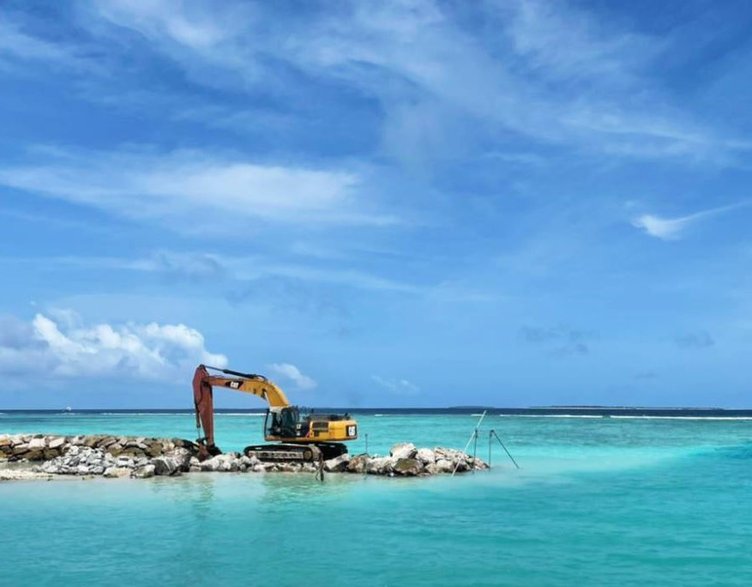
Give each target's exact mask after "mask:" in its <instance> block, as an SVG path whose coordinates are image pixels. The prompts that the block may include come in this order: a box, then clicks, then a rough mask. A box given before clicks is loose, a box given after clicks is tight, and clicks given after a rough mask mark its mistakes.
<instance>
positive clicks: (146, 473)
mask: <svg viewBox="0 0 752 587" xmlns="http://www.w3.org/2000/svg"><path fill="white" fill-rule="evenodd" d="M131 477H135V478H136V479H148V478H149V477H154V465H152V464H148V465H144V466H143V467H139V468H138V469H134V470H133V471H132V472H131Z"/></svg>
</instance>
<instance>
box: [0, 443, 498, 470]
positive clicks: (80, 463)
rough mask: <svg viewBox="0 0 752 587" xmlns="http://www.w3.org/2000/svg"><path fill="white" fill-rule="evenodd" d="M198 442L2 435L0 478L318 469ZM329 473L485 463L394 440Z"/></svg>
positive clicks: (341, 461) (328, 464)
mask: <svg viewBox="0 0 752 587" xmlns="http://www.w3.org/2000/svg"><path fill="white" fill-rule="evenodd" d="M198 457H199V450H198V446H197V445H196V444H195V443H193V442H191V441H189V440H184V439H180V438H169V439H165V438H147V437H132V436H106V435H96V436H83V435H79V436H50V435H43V434H34V435H30V434H17V435H0V467H2V463H3V462H5V463H9V464H10V466H11V468H9V465H6V466H5V467H4V468H2V470H0V480H6V479H29V478H45V477H47V478H49V477H52V476H55V475H78V476H85V477H88V476H91V477H96V476H101V477H108V478H117V477H133V478H147V477H153V476H155V475H156V476H176V475H181V474H183V473H191V472H232V473H245V472H253V473H271V472H286V473H300V472H303V473H316V472H317V471H319V464H317V463H270V462H261V461H260V460H258V459H257V458H256V457H248V456H245V455H241V454H239V453H234V452H233V453H225V454H221V455H217V456H214V457H212V458H208V459H205V460H199V458H198ZM322 466H323V470H324V471H326V472H329V473H358V474H362V475H382V476H389V477H416V476H420V477H423V476H430V475H440V474H447V473H448V474H451V473H453V472H455V471H456V472H458V473H464V472H467V471H473V470H483V469H487V468H488V465H486V463H484V462H483V461H481V460H480V459H476V458H473V457H472V456H470V455H467V454H465V453H464V452H462V451H458V450H454V449H449V448H441V447H437V448H434V449H429V448H417V447H415V445H413V444H411V443H400V444H395V445H394V446H393V447H392V449H391V451H390V454H389V456H378V455H366V454H361V455H355V456H352V455H349V454H344V455H342V456H339V457H337V458H334V459H330V460H328V461H324V462H323V464H322Z"/></svg>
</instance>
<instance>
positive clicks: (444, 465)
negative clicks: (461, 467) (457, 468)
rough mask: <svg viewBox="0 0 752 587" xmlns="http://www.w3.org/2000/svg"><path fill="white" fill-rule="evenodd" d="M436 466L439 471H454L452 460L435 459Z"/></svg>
mask: <svg viewBox="0 0 752 587" xmlns="http://www.w3.org/2000/svg"><path fill="white" fill-rule="evenodd" d="M436 468H437V469H438V471H439V472H440V473H451V472H452V471H454V465H453V464H452V461H450V460H448V459H439V460H437V461H436Z"/></svg>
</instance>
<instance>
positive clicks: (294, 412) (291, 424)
mask: <svg viewBox="0 0 752 587" xmlns="http://www.w3.org/2000/svg"><path fill="white" fill-rule="evenodd" d="M269 415H271V417H272V418H271V425H270V426H268V428H267V431H268V433H269V434H270V435H271V436H280V437H282V438H295V437H296V436H297V424H298V420H299V419H300V413H299V412H298V409H297V408H295V407H290V408H282V409H281V410H280V411H279V412H271V414H268V415H267V422H268V417H269Z"/></svg>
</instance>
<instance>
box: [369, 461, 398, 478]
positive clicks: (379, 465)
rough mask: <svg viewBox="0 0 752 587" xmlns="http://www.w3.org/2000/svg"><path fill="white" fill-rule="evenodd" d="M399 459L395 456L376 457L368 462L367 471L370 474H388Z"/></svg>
mask: <svg viewBox="0 0 752 587" xmlns="http://www.w3.org/2000/svg"><path fill="white" fill-rule="evenodd" d="M396 461H397V459H395V458H393V457H374V458H371V459H369V460H368V462H367V463H366V472H367V473H368V474H369V475H388V474H389V473H391V471H392V467H393V466H394V463H395V462H396Z"/></svg>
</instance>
